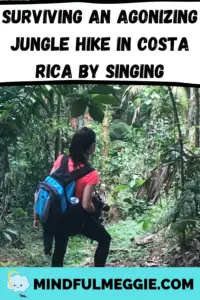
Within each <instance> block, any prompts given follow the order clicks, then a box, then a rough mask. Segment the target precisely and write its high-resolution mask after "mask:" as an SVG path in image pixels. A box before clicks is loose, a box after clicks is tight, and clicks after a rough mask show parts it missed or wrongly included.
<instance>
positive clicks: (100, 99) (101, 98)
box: [91, 95, 117, 104]
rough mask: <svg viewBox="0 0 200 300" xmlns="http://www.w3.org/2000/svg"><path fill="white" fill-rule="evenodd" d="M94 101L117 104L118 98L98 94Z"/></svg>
mask: <svg viewBox="0 0 200 300" xmlns="http://www.w3.org/2000/svg"><path fill="white" fill-rule="evenodd" d="M91 101H92V102H94V103H102V104H117V100H116V99H115V98H114V97H113V96H112V95H98V96H96V97H93V98H92V99H91Z"/></svg>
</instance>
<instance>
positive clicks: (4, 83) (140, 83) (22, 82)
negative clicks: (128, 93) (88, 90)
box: [0, 80, 200, 88]
mask: <svg viewBox="0 0 200 300" xmlns="http://www.w3.org/2000/svg"><path fill="white" fill-rule="evenodd" d="M52 84H54V85H55V84H121V85H133V84H134V85H158V86H182V87H199V88H200V83H199V84H194V83H184V82H172V81H132V80H130V81H122V80H51V81H42V80H41V81H20V82H15V81H13V82H0V86H24V85H52Z"/></svg>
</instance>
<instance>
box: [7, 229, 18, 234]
mask: <svg viewBox="0 0 200 300" xmlns="http://www.w3.org/2000/svg"><path fill="white" fill-rule="evenodd" d="M6 231H8V232H10V233H12V234H14V235H18V233H17V232H16V231H15V230H12V229H6Z"/></svg>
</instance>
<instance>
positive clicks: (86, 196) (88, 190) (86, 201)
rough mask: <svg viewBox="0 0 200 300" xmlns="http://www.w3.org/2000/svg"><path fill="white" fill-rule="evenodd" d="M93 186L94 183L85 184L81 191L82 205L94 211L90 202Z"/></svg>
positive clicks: (89, 210)
mask: <svg viewBox="0 0 200 300" xmlns="http://www.w3.org/2000/svg"><path fill="white" fill-rule="evenodd" d="M94 188H95V184H88V185H86V186H85V188H84V191H83V198H82V206H83V208H84V209H85V210H86V211H88V212H95V208H94V205H93V203H92V195H93V192H94Z"/></svg>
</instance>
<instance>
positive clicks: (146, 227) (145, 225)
mask: <svg viewBox="0 0 200 300" xmlns="http://www.w3.org/2000/svg"><path fill="white" fill-rule="evenodd" d="M149 226H150V222H149V220H145V221H144V222H143V224H142V229H143V230H144V231H147V230H148V229H149Z"/></svg>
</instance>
